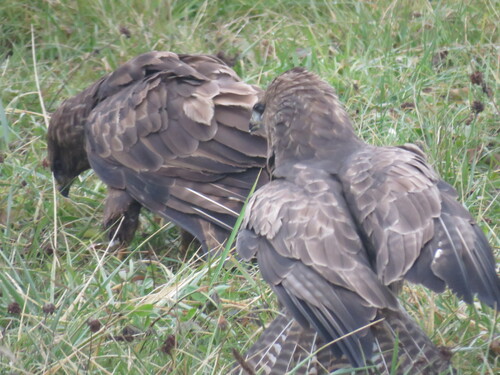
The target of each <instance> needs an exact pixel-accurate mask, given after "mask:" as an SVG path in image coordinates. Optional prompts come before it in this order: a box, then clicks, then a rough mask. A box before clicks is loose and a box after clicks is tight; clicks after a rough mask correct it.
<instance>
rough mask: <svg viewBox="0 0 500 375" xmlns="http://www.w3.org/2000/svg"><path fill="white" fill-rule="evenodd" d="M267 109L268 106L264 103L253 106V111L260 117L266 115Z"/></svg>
mask: <svg viewBox="0 0 500 375" xmlns="http://www.w3.org/2000/svg"><path fill="white" fill-rule="evenodd" d="M265 109H266V105H265V104H263V103H257V104H255V105H254V106H253V111H254V112H257V113H258V114H259V115H262V114H263V113H264V110H265Z"/></svg>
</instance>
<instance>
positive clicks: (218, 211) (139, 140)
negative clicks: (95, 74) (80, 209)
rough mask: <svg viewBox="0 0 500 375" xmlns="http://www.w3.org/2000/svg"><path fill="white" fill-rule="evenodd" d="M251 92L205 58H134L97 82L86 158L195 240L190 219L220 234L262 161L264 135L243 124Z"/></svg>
mask: <svg viewBox="0 0 500 375" xmlns="http://www.w3.org/2000/svg"><path fill="white" fill-rule="evenodd" d="M258 94H259V90H258V89H256V88H254V87H253V86H251V85H248V84H245V83H243V82H241V81H240V79H239V78H238V77H237V75H236V73H234V71H233V70H231V69H230V68H229V67H227V66H226V65H225V64H224V63H222V62H221V61H220V60H218V59H217V58H215V57H212V56H207V55H176V54H174V53H169V52H151V53H147V54H144V55H141V56H138V57H137V58H135V59H133V60H131V61H130V62H128V63H126V64H124V65H123V66H121V67H120V68H119V69H117V70H116V71H115V72H114V73H113V74H111V75H110V76H109V77H108V78H107V79H106V80H105V81H104V82H103V83H102V84H101V86H100V89H99V93H98V95H99V97H100V98H101V101H100V103H99V105H98V106H97V107H96V108H95V109H94V110H93V111H92V113H91V115H90V116H89V118H88V121H87V129H86V131H87V133H86V135H87V153H88V157H89V161H90V164H91V166H92V168H93V169H94V170H95V171H96V173H97V174H98V175H99V176H100V177H101V179H102V180H103V181H104V182H105V183H106V184H107V185H109V186H111V187H113V188H115V189H124V190H126V191H127V192H128V193H129V194H130V195H131V196H132V197H133V198H134V199H135V200H137V201H138V202H140V203H141V204H142V205H144V206H146V207H147V208H149V209H150V210H152V211H154V212H156V213H160V214H163V215H165V216H167V217H169V218H170V219H172V220H174V221H175V222H176V223H177V224H179V225H181V226H183V227H184V228H185V229H187V230H188V231H190V232H191V233H193V234H194V235H195V236H197V237H199V238H200V236H202V234H201V233H200V231H202V229H201V228H200V225H201V224H200V223H199V221H200V220H205V221H207V222H210V223H212V224H215V225H216V226H218V227H219V228H220V229H222V230H223V231H226V232H227V231H228V230H231V229H232V226H233V224H234V221H235V218H236V217H237V216H238V214H239V211H240V209H241V205H242V202H243V201H244V200H245V198H246V195H247V194H248V191H249V190H250V188H251V186H252V185H253V183H254V182H255V180H256V178H257V176H258V173H259V171H260V167H262V166H263V165H264V164H265V157H266V147H267V146H266V140H265V138H263V137H262V136H259V135H255V134H253V135H252V134H250V133H249V132H248V122H249V118H250V113H251V108H252V106H253V105H254V103H255V102H256V100H257V96H258ZM264 179H265V178H264ZM200 218H201V219H200Z"/></svg>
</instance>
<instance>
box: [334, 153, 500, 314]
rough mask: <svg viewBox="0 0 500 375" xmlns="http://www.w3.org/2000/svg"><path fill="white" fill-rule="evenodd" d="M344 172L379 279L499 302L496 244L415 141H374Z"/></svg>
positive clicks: (349, 199) (347, 193) (349, 197)
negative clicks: (386, 144) (384, 144)
mask: <svg viewBox="0 0 500 375" xmlns="http://www.w3.org/2000/svg"><path fill="white" fill-rule="evenodd" d="M340 179H341V181H342V183H343V188H344V190H345V196H346V200H347V202H348V204H349V207H350V209H351V212H352V213H353V215H354V217H355V220H356V222H357V224H358V225H359V226H360V228H361V232H362V233H363V235H364V237H365V243H366V244H367V248H368V250H369V251H370V255H371V257H372V261H373V263H374V264H375V268H376V272H377V274H378V276H379V278H380V279H381V280H382V281H383V282H384V283H385V284H386V285H389V284H392V283H394V282H397V281H400V280H402V279H403V278H406V279H407V280H409V281H412V282H415V283H421V284H423V285H425V286H426V287H428V288H430V289H432V290H434V291H436V292H442V291H443V290H444V288H445V286H448V287H449V288H450V289H452V290H453V291H454V292H455V293H456V294H457V295H458V296H459V297H460V298H462V299H464V300H465V301H466V302H468V303H472V301H473V295H474V294H477V295H478V297H479V298H480V299H481V300H482V301H483V302H485V303H486V304H488V305H490V306H492V307H494V306H495V305H496V306H499V305H500V281H499V279H498V277H497V275H496V271H495V261H494V258H493V254H492V251H491V248H490V246H489V244H488V242H487V240H486V238H485V236H484V234H483V233H482V231H481V230H480V228H478V226H477V224H476V223H475V222H474V220H473V219H472V217H471V216H470V214H469V212H468V211H467V210H466V209H465V208H464V207H463V206H462V205H461V204H460V203H458V201H457V195H456V192H455V190H454V189H453V188H452V187H451V186H450V185H448V184H447V183H445V182H444V181H442V180H440V179H439V178H438V176H437V175H436V173H435V172H434V171H433V169H432V168H431V167H430V166H429V165H428V164H427V162H426V160H425V158H424V155H423V154H422V153H421V152H420V151H419V150H418V149H417V148H416V147H415V146H412V145H405V146H404V147H401V148H398V147H371V146H367V147H366V148H364V149H363V150H361V151H359V152H358V153H356V154H354V155H353V156H352V157H351V158H350V159H349V162H348V164H347V165H346V167H345V168H344V169H343V170H342V171H341V172H340Z"/></svg>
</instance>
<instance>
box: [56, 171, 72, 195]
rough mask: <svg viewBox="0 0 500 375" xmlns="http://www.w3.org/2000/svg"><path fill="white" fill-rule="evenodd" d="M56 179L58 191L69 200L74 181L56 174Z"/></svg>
mask: <svg viewBox="0 0 500 375" xmlns="http://www.w3.org/2000/svg"><path fill="white" fill-rule="evenodd" d="M54 179H55V180H56V184H57V190H59V193H61V195H62V196H63V197H65V198H67V197H68V195H69V190H70V188H71V185H72V184H73V180H74V179H73V178H71V179H68V178H64V177H62V176H60V175H58V174H57V173H54Z"/></svg>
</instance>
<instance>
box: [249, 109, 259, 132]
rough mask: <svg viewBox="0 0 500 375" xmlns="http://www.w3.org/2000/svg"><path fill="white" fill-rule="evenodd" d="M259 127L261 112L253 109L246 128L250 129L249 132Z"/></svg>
mask: <svg viewBox="0 0 500 375" xmlns="http://www.w3.org/2000/svg"><path fill="white" fill-rule="evenodd" d="M261 128H262V113H259V112H257V111H253V112H252V117H251V118H250V127H249V129H248V130H249V131H250V133H255V132H256V131H258V130H259V129H261Z"/></svg>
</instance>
